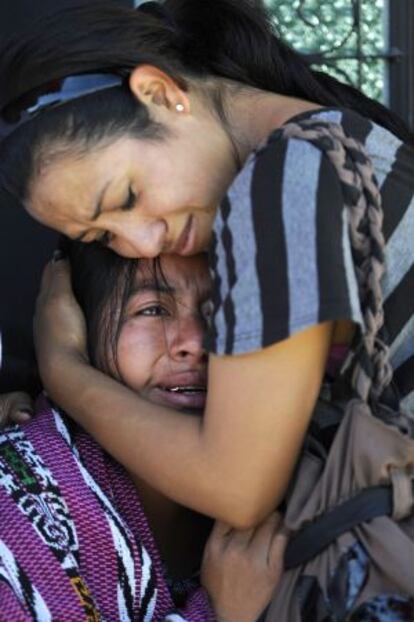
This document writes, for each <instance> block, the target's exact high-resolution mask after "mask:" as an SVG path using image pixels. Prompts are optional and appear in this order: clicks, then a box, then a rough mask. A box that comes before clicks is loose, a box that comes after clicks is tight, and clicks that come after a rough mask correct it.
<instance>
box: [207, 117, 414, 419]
mask: <svg viewBox="0 0 414 622" xmlns="http://www.w3.org/2000/svg"><path fill="white" fill-rule="evenodd" d="M307 118H320V119H322V120H325V121H328V122H331V123H338V124H340V125H341V126H342V127H343V129H344V131H345V133H346V134H347V135H349V136H351V137H353V138H355V139H357V140H359V141H360V142H361V143H362V144H364V145H365V149H366V151H367V153H368V155H369V156H370V158H371V160H372V163H373V166H374V169H375V173H376V177H377V181H378V184H379V186H380V190H381V195H382V202H383V209H384V235H385V240H386V274H385V276H384V278H383V283H382V284H383V292H384V299H385V303H384V311H385V334H386V339H387V341H388V344H389V346H390V352H391V363H392V366H393V369H394V380H395V384H396V386H397V388H398V390H399V393H400V400H401V406H402V408H404V410H407V411H408V412H409V413H411V414H412V415H414V268H413V258H414V150H413V149H412V148H411V147H408V146H407V145H404V144H403V143H402V142H401V141H400V140H399V139H398V138H396V137H395V136H394V135H393V134H391V133H390V132H388V131H387V130H385V129H384V128H382V127H380V126H378V125H376V124H374V123H372V122H371V121H369V120H368V119H365V118H363V117H361V116H359V115H358V114H356V113H354V112H352V111H349V110H338V109H321V110H317V111H312V112H308V113H305V114H302V115H299V116H298V117H295V118H294V119H292V121H295V122H300V120H301V119H307ZM210 262H211V268H212V274H213V279H214V290H213V291H214V313H213V320H212V325H211V329H210V332H209V335H208V338H207V346H208V348H209V350H210V351H212V352H215V353H217V354H237V353H243V352H250V351H254V350H258V349H261V348H263V347H265V346H268V345H270V344H273V343H277V342H278V341H281V340H283V339H286V338H288V337H289V336H290V335H293V334H294V333H296V332H298V331H301V330H304V329H306V328H309V327H311V326H314V325H316V324H318V323H321V322H325V321H335V320H351V321H353V322H354V323H356V324H358V325H359V326H360V327H361V328H362V330H363V328H364V327H363V320H362V312H361V305H360V299H359V294H358V286H357V280H356V275H355V267H354V263H353V258H352V250H351V242H350V236H349V227H348V219H347V214H346V209H345V207H344V201H343V196H342V190H341V186H340V182H339V179H338V176H337V173H336V171H335V169H334V168H333V166H332V164H331V163H330V162H329V161H328V159H327V157H326V156H325V155H324V154H323V152H322V151H320V150H319V149H318V148H317V147H315V146H314V145H311V144H310V143H307V142H304V141H303V140H297V139H295V138H290V139H289V138H285V137H284V136H282V132H281V131H280V130H276V131H275V132H273V133H272V134H271V135H270V137H269V139H268V140H267V142H266V144H265V145H264V146H261V147H260V148H259V149H257V150H256V151H254V152H253V153H252V154H251V155H250V156H249V158H248V159H247V161H246V163H245V165H244V167H243V169H242V170H241V171H240V173H239V174H238V176H237V177H236V179H235V180H234V182H233V184H232V186H231V187H230V189H229V192H228V194H227V196H226V198H225V200H224V201H223V203H222V205H221V207H220V209H219V212H218V215H217V218H216V221H215V226H214V240H213V244H212V248H211V252H210Z"/></svg>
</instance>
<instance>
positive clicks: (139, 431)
mask: <svg viewBox="0 0 414 622" xmlns="http://www.w3.org/2000/svg"><path fill="white" fill-rule="evenodd" d="M65 271H66V268H65V267H64V264H60V265H59V266H55V267H53V268H51V269H49V277H48V278H49V281H50V282H49V286H48V287H46V288H45V287H44V288H43V293H42V296H41V299H40V312H39V313H38V320H37V333H38V339H37V341H38V343H40V342H41V341H43V344H42V345H41V346H40V347H39V352H38V359H39V367H40V370H41V374H42V378H43V380H44V382H45V386H46V388H47V390H48V392H49V394H50V395H51V397H52V398H53V399H54V400H55V401H56V402H57V403H58V404H59V405H61V406H62V407H63V408H64V409H65V410H66V411H67V412H68V413H69V414H70V415H71V416H72V417H73V418H74V419H75V420H76V421H77V422H78V423H80V424H81V425H82V426H83V427H84V428H85V429H86V430H87V431H88V432H90V433H91V434H92V435H93V436H94V438H95V439H96V440H97V441H98V442H99V443H100V444H101V445H102V446H103V447H104V448H105V449H107V450H108V451H109V452H110V453H111V454H112V455H113V456H114V457H115V458H116V459H117V460H118V461H119V462H121V463H122V464H123V465H124V466H125V467H126V468H127V469H128V470H129V471H132V472H135V473H136V474H138V475H139V476H140V477H142V478H143V479H145V480H146V481H148V482H149V483H150V484H151V485H152V486H154V487H155V488H157V489H158V490H160V491H161V492H162V493H164V494H165V495H167V496H169V497H171V498H173V499H174V500H175V501H177V502H179V503H181V504H183V505H187V506H189V507H192V508H193V509H195V510H198V511H199V512H202V513H205V514H207V515H211V516H214V517H216V518H219V519H221V520H223V521H226V522H228V523H230V524H232V525H234V526H236V527H239V528H247V527H250V526H252V525H254V524H257V523H258V522H259V521H260V520H262V519H263V517H265V516H266V515H268V514H269V512H271V511H272V510H273V509H274V507H275V506H276V505H277V504H278V503H279V502H280V500H281V499H282V498H283V496H284V493H285V491H286V488H287V485H288V482H289V479H290V476H291V474H292V471H293V468H294V465H295V462H296V459H297V456H298V452H299V450H300V447H301V444H302V441H303V437H304V434H305V431H306V428H307V426H308V423H309V419H310V415H311V412H312V409H313V406H314V404H315V401H316V399H317V396H318V393H319V388H320V384H321V380H322V376H323V370H324V367H325V362H326V358H327V353H328V349H329V344H330V341H331V335H332V324H330V323H326V324H321V325H318V326H315V327H313V328H311V329H308V330H306V331H304V332H302V333H299V334H298V335H296V336H294V337H291V338H290V339H288V340H286V341H283V342H281V343H278V344H276V345H273V346H270V347H268V348H266V349H264V350H262V351H260V352H256V353H253V354H247V355H239V356H234V357H216V356H211V359H210V364H209V384H208V398H207V405H206V410H205V415H204V418H203V419H201V420H200V419H198V418H195V417H189V416H188V415H185V414H181V413H178V412H173V411H171V410H169V409H166V408H162V407H161V406H158V405H154V404H151V403H149V402H147V401H145V400H143V399H141V398H140V397H138V396H137V395H136V394H135V393H133V392H132V391H130V390H129V389H128V388H126V387H124V386H123V385H121V384H119V383H117V382H116V381H114V380H112V379H111V378H108V377H107V376H105V375H104V374H102V373H101V372H99V371H97V370H96V369H94V368H92V367H91V366H90V365H89V364H88V362H87V360H86V358H85V356H83V355H82V354H81V350H82V346H81V344H80V343H79V342H77V341H76V339H77V337H76V336H75V335H76V332H77V331H78V329H77V328H75V327H74V326H73V325H72V327H68V317H69V316H70V315H71V316H72V317H71V320H70V322H73V315H74V309H73V308H72V310H71V311H70V313H69V312H68V297H69V296H70V295H71V294H70V289H69V286H68V279H67V274H66V272H65ZM70 304H71V305H72V307H73V305H74V302H73V300H72V301H71V302H70ZM77 313H78V314H79V311H77ZM42 325H44V328H43V329H42ZM51 326H53V327H54V328H53V329H51ZM63 326H65V328H64V330H63V328H62V327H63ZM51 331H52V332H53V333H54V335H52V337H51V339H50V340H49V338H48V337H46V333H50V332H51ZM78 332H79V331H78ZM58 335H60V336H58ZM62 335H64V337H63V336H62ZM40 337H41V338H40ZM59 340H60V344H61V345H56V344H59ZM48 343H49V345H48ZM50 343H52V344H53V345H50ZM62 343H63V345H62Z"/></svg>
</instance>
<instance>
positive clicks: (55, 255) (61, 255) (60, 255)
mask: <svg viewBox="0 0 414 622" xmlns="http://www.w3.org/2000/svg"><path fill="white" fill-rule="evenodd" d="M64 258H65V255H64V253H63V251H61V250H60V248H58V249H56V250H55V251H54V252H53V255H52V263H56V262H57V261H60V260H61V259H64Z"/></svg>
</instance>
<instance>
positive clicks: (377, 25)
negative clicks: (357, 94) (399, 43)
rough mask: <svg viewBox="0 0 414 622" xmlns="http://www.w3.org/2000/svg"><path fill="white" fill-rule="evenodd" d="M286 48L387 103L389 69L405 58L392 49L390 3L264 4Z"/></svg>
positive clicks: (296, 0)
mask: <svg viewBox="0 0 414 622" xmlns="http://www.w3.org/2000/svg"><path fill="white" fill-rule="evenodd" d="M265 3H266V5H267V6H268V8H269V9H270V10H271V13H272V15H273V16H274V20H275V25H276V28H277V29H278V31H279V32H280V34H281V36H282V37H283V38H284V39H285V41H286V42H287V43H289V44H290V45H292V46H293V47H295V48H296V49H298V50H299V51H301V52H303V53H304V54H306V55H307V56H308V57H309V59H310V61H311V62H312V64H313V65H316V66H318V67H319V68H322V69H324V70H326V71H328V72H329V73H332V74H333V75H335V76H336V77H338V78H339V79H340V80H343V81H346V82H349V83H350V84H353V85H354V86H357V87H358V88H360V89H362V90H364V91H365V92H366V93H367V94H368V95H370V96H371V97H375V98H377V99H382V100H384V99H386V94H385V83H386V70H387V65H388V63H390V62H392V61H395V60H397V59H398V58H400V57H401V56H402V53H401V52H400V51H399V50H397V49H393V48H389V42H388V36H387V33H386V30H387V29H386V21H387V10H388V0H265Z"/></svg>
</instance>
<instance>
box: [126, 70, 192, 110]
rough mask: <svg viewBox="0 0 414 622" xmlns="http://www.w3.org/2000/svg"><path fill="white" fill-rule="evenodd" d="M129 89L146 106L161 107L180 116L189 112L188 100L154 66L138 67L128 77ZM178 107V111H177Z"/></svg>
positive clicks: (184, 94)
mask: <svg viewBox="0 0 414 622" xmlns="http://www.w3.org/2000/svg"><path fill="white" fill-rule="evenodd" d="M129 88H130V89H131V91H132V93H133V94H134V95H135V97H137V98H138V99H139V100H140V101H141V102H142V103H143V104H145V105H146V106H163V107H165V108H166V109H167V110H170V111H171V112H177V111H179V112H180V114H182V113H183V112H184V113H188V112H190V109H191V106H190V99H189V97H188V95H187V93H185V91H183V90H182V89H181V88H180V87H179V86H178V84H177V83H176V82H175V81H174V80H173V79H172V78H171V77H170V76H169V75H168V74H166V73H165V72H164V71H162V70H161V69H158V67H154V65H139V66H138V67H136V68H135V69H134V71H133V72H132V73H131V75H130V76H129ZM177 106H178V109H177Z"/></svg>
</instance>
